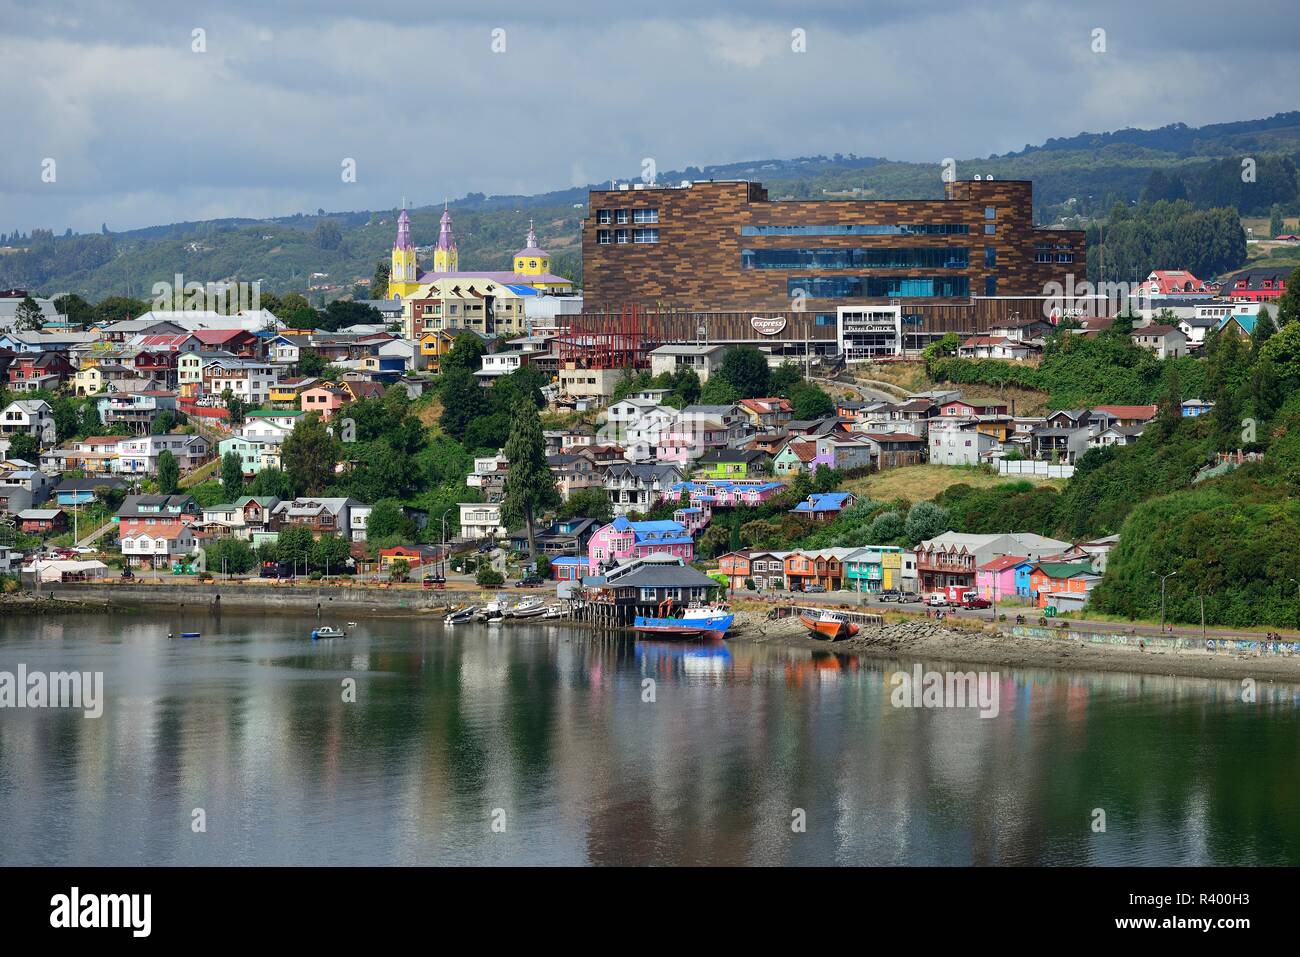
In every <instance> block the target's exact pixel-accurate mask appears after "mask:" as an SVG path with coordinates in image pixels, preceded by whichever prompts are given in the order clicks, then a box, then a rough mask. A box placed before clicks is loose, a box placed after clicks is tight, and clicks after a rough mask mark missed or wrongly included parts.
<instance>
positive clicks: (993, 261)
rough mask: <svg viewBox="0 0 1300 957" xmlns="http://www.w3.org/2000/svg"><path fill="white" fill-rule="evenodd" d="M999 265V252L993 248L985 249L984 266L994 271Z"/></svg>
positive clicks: (987, 247) (986, 247)
mask: <svg viewBox="0 0 1300 957" xmlns="http://www.w3.org/2000/svg"><path fill="white" fill-rule="evenodd" d="M997 264H998V251H997V249H996V248H994V247H993V246H985V247H984V265H985V266H986V267H987V268H989V269H992V268H993V267H994V266H996V265H997Z"/></svg>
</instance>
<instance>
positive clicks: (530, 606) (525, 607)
mask: <svg viewBox="0 0 1300 957" xmlns="http://www.w3.org/2000/svg"><path fill="white" fill-rule="evenodd" d="M545 613H546V603H545V602H544V601H543V600H542V599H540V598H525V599H524V600H523V601H521V602H520V603H519V604H517V605H515V607H514V608H511V609H510V610H509V611H508V612H506V617H507V618H540V617H541V616H542V615H544V614H545Z"/></svg>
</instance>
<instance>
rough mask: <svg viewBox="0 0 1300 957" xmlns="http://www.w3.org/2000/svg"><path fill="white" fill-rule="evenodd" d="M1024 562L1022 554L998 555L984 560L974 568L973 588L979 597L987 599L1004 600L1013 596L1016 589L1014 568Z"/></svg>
mask: <svg viewBox="0 0 1300 957" xmlns="http://www.w3.org/2000/svg"><path fill="white" fill-rule="evenodd" d="M1025 562H1026V558H1025V556H1024V555H1000V556H998V557H997V558H995V559H993V560H992V561H988V562H985V563H984V564H983V565H979V566H977V567H976V569H975V590H976V591H977V592H979V594H980V597H981V598H987V599H988V600H989V601H1004V600H1006V599H1007V598H1014V597H1015V596H1016V594H1017V591H1016V569H1017V567H1019V566H1020V565H1021V564H1024V563H1025Z"/></svg>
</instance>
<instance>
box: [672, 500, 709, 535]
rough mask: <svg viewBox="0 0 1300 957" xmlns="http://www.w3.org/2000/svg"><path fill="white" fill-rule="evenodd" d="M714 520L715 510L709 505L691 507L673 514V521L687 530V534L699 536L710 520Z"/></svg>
mask: <svg viewBox="0 0 1300 957" xmlns="http://www.w3.org/2000/svg"><path fill="white" fill-rule="evenodd" d="M711 518H713V509H711V508H709V506H707V505H691V506H689V507H686V508H679V509H677V511H675V512H673V521H675V522H676V523H677V524H679V525H681V526H682V528H684V529H686V534H688V535H691V536H694V535H698V534H699V533H700V531H701V530H702V529H703V528H704V526H705V525H708V524H709V520H710V519H711Z"/></svg>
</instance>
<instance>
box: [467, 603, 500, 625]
mask: <svg viewBox="0 0 1300 957" xmlns="http://www.w3.org/2000/svg"><path fill="white" fill-rule="evenodd" d="M504 614H505V610H504V609H503V608H502V607H501V602H499V601H490V602H488V603H487V604H486V605H484V606H483V607H482V608H480V609H478V611H476V612H474V620H475V621H497V620H498V619H500V618H501V616H502V615H504Z"/></svg>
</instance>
